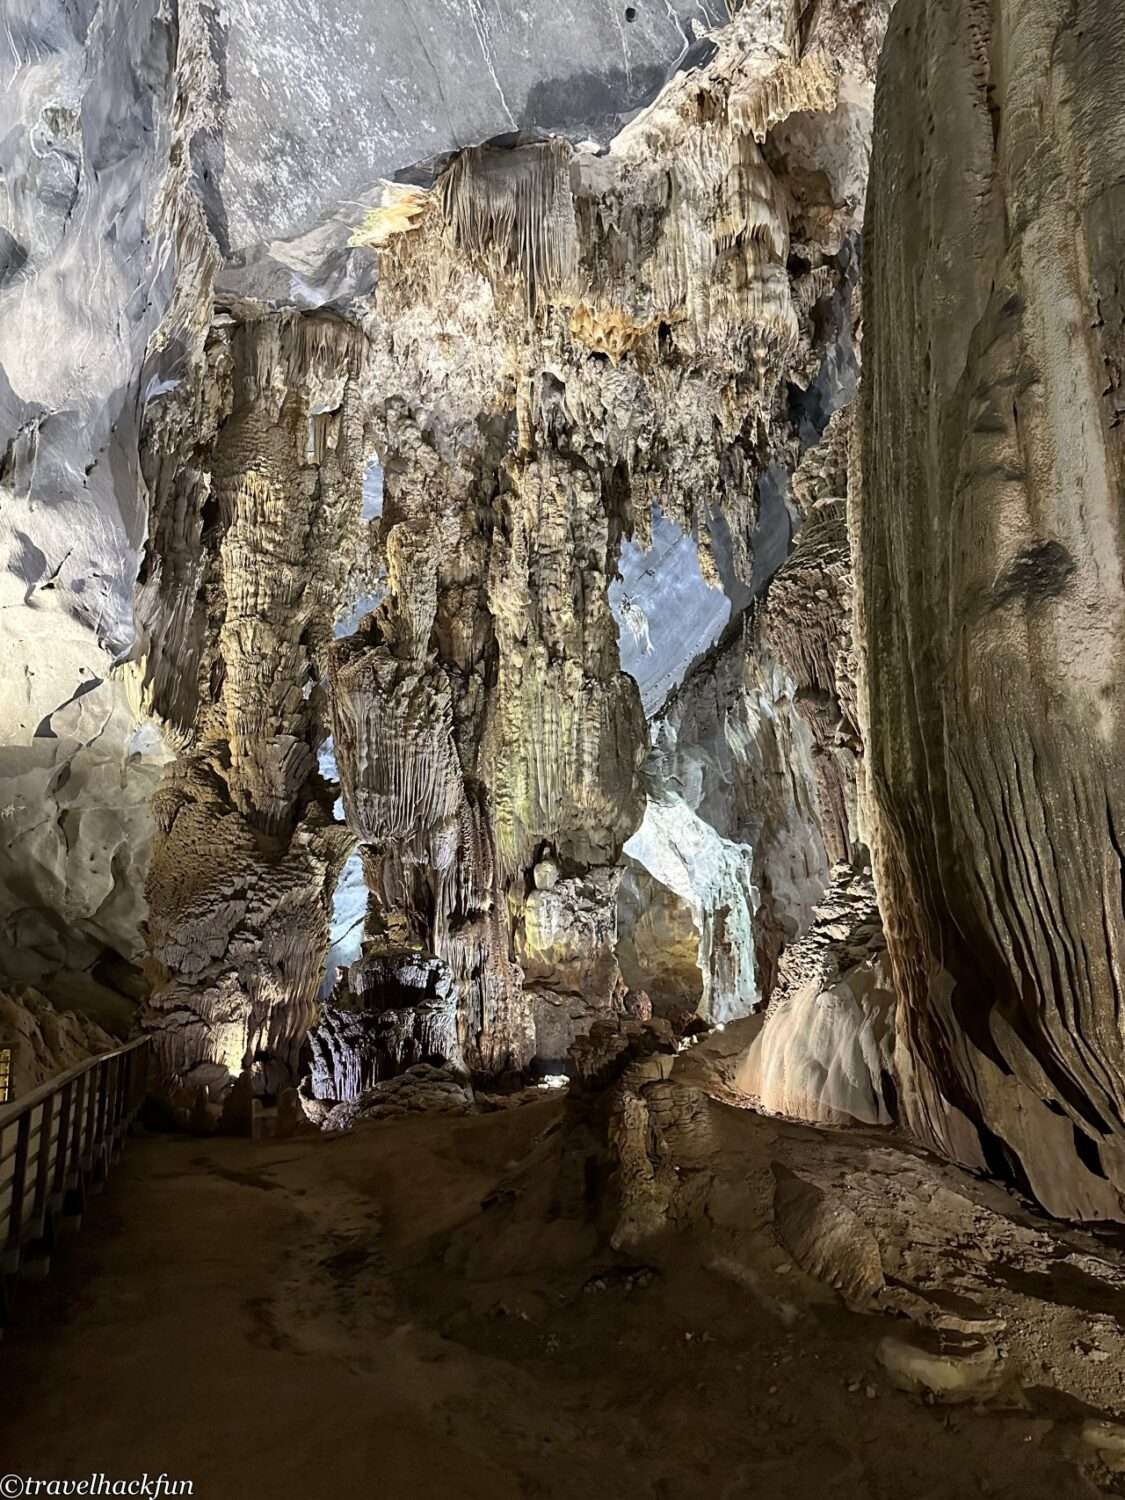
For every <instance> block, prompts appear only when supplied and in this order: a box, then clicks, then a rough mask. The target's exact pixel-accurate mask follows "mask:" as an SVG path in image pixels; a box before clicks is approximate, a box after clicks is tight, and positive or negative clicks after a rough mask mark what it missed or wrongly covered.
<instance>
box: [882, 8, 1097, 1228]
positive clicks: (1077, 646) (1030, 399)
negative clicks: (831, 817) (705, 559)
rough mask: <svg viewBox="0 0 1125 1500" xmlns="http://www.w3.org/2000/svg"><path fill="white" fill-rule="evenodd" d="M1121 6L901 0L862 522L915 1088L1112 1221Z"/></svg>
mask: <svg viewBox="0 0 1125 1500" xmlns="http://www.w3.org/2000/svg"><path fill="white" fill-rule="evenodd" d="M1123 76H1125V25H1123V23H1122V16H1121V14H1120V11H1119V9H1118V7H1117V6H1115V5H1113V4H1109V3H1097V0H1092V3H1089V4H1080V5H1079V6H1078V7H1077V8H1076V9H1072V10H1069V11H1065V12H1064V11H1060V10H1059V8H1058V7H1057V6H1054V5H1051V4H1047V3H1036V0H1032V3H1029V4H1021V5H1019V6H1018V7H1017V6H1007V5H1004V6H999V7H991V8H989V7H981V6H979V5H974V4H971V3H968V0H965V3H959V4H954V5H946V4H944V3H942V4H936V3H928V0H901V3H900V4H899V6H898V7H897V10H896V13H895V16H894V18H893V22H892V27H891V32H890V35H889V37H888V42H887V48H886V52H885V55H884V60H883V65H882V71H881V76H880V83H879V96H878V107H877V117H876V127H875V138H874V147H873V158H872V159H873V178H872V187H871V194H870V197H869V202H868V217H867V225H866V231H865V257H866V259H865V280H864V309H865V318H866V337H865V344H864V348H865V376H864V389H863V414H862V423H861V425H862V439H863V452H862V465H861V469H862V483H861V492H860V494H859V496H858V497H857V498H858V502H859V503H858V505H857V508H856V513H855V516H854V518H853V530H854V541H855V548H856V554H857V558H858V560H859V569H858V578H857V584H858V595H859V597H858V607H857V620H858V630H859V636H860V640H861V644H862V671H861V689H860V706H861V710H860V718H861V721H862V723H863V737H864V741H865V746H866V765H867V788H868V801H869V809H868V814H867V822H868V826H869V829H870V836H871V842H872V847H873V850H874V853H875V857H876V859H875V868H876V873H877V879H878V887H879V895H880V902H881V905H882V908H883V913H884V918H885V921H886V927H887V939H888V945H889V952H890V956H891V961H892V965H893V971H894V976H895V982H896V986H897V989H898V992H899V997H900V1000H899V1026H898V1030H899V1036H900V1046H899V1069H900V1073H901V1079H902V1095H901V1105H902V1109H903V1113H904V1117H905V1118H906V1120H907V1121H908V1122H909V1125H910V1128H911V1129H912V1130H913V1131H914V1132H915V1133H916V1134H917V1135H918V1137H919V1138H920V1139H922V1140H924V1141H927V1142H929V1143H932V1144H933V1145H935V1146H937V1147H938V1148H939V1149H940V1150H942V1151H943V1152H944V1153H946V1154H948V1155H950V1156H952V1157H953V1158H954V1159H956V1160H959V1161H962V1162H965V1163H966V1164H969V1165H973V1166H976V1167H979V1168H985V1167H987V1168H989V1169H991V1170H995V1171H1000V1172H1002V1173H1004V1174H1005V1175H1011V1176H1013V1177H1014V1178H1015V1179H1016V1180H1017V1181H1020V1182H1022V1183H1024V1184H1025V1185H1026V1186H1028V1187H1029V1188H1030V1190H1031V1191H1032V1192H1033V1193H1034V1194H1035V1196H1036V1197H1037V1198H1038V1199H1039V1201H1040V1202H1042V1203H1043V1204H1044V1205H1045V1206H1046V1207H1047V1208H1048V1209H1050V1210H1051V1211H1052V1212H1055V1213H1059V1214H1064V1215H1070V1216H1074V1217H1078V1218H1086V1219H1102V1218H1119V1217H1120V1216H1121V1198H1120V1190H1121V1187H1122V1186H1123V1185H1125V1175H1123V1174H1125V1165H1123V1158H1122V1140H1123V1130H1125V1123H1123V1122H1125V1115H1123V1108H1125V1096H1123V1093H1122V1082H1121V1080H1122V1078H1123V1077H1125V1067H1123V1064H1125V1057H1123V1052H1122V1035H1121V1029H1120V1024H1119V1010H1120V1000H1119V993H1120V987H1121V983H1122V979H1121V959H1120V954H1121V951H1122V945H1123V943H1125V926H1123V921H1125V916H1123V911H1125V909H1123V907H1122V889H1123V886H1122V880H1123V867H1122V855H1121V838H1120V834H1119V829H1120V827H1121V824H1122V819H1123V817H1125V812H1123V808H1122V798H1123V789H1122V785H1121V773H1120V768H1119V755H1118V751H1117V739H1118V735H1117V715H1118V712H1119V708H1118V704H1119V699H1120V691H1121V687H1120V670H1119V649H1118V645H1117V642H1118V639H1119V635H1120V631H1121V619H1122V610H1123V608H1125V596H1123V594H1122V585H1121V566H1120V561H1119V554H1120V539H1119V531H1120V493H1121V469H1122V464H1123V462H1125V453H1123V449H1122V442H1121V435H1120V406H1121V398H1120V394H1119V391H1118V385H1119V370H1120V365H1121V358H1122V345H1121V333H1120V330H1121V324H1122V316H1121V309H1120V295H1121V294H1120V260H1121V250H1120V245H1121V223H1122V219H1121V215H1122V203H1123V199H1122V188H1121V177H1122V165H1123V152H1125V135H1123V133H1122V131H1121V128H1120V122H1119V110H1118V108H1117V105H1116V102H1115V101H1116V99H1117V96H1118V93H1119V89H1120V83H1121V79H1122V77H1123Z"/></svg>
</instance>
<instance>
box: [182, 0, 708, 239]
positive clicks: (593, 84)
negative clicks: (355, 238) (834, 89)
mask: <svg viewBox="0 0 1125 1500" xmlns="http://www.w3.org/2000/svg"><path fill="white" fill-rule="evenodd" d="M725 19H726V9H725V6H724V5H723V4H722V3H721V0H659V3H655V0H641V3H640V4H638V5H630V6H626V5H625V4H624V3H622V0H524V3H522V4H520V5H515V4H512V3H508V0H435V3H434V4H430V5H424V6H423V5H418V4H416V3H410V0H386V3H383V4H378V5H372V4H369V5H362V4H354V3H351V0H322V3H321V4H319V5H317V7H316V8H315V11H310V10H309V9H307V8H306V7H304V6H302V5H300V4H297V3H294V0H279V3H272V4H266V3H264V0H223V3H222V4H221V5H220V7H219V10H218V14H217V16H216V21H215V24H216V31H217V36H218V53H219V57H220V59H221V66H222V70H223V81H224V90H225V95H226V100H227V103H226V108H225V111H224V127H223V132H222V138H221V142H220V143H216V144H215V145H214V146H212V147H210V149H208V150H204V151H201V153H200V157H199V160H200V176H202V175H203V172H205V171H206V172H208V173H209V181H208V182H207V183H206V191H205V197H206V199H207V201H208V202H209V206H210V213H211V222H212V226H213V228H214V231H215V234H216V237H217V238H218V240H219V243H220V245H221V246H222V249H223V251H224V254H226V255H228V256H229V255H230V254H232V253H234V252H241V251H245V250H247V249H248V247H250V246H253V245H256V244H257V243H258V242H260V241H271V240H289V239H292V238H294V237H296V236H298V235H302V234H305V233H307V232H308V231H310V230H312V229H315V228H316V227H317V226H318V225H320V224H321V223H322V222H323V221H324V220H325V219H326V218H329V217H330V216H331V215H332V214H333V213H334V212H336V211H337V210H338V209H339V208H340V207H341V206H345V207H346V206H347V200H349V199H358V198H359V197H360V196H361V195H362V194H363V193H365V192H367V191H368V190H369V189H370V188H371V186H372V184H373V183H374V182H377V181H378V180H379V179H380V178H394V177H395V176H396V174H398V173H400V172H402V171H403V170H404V169H406V168H410V167H413V166H415V164H421V163H425V162H426V161H427V160H429V159H432V158H437V157H441V156H442V155H443V154H444V153H447V152H451V151H454V150H456V149H457V148H458V147H461V146H467V145H473V144H475V143H477V142H480V141H486V140H488V139H490V138H491V137H492V136H497V135H503V134H506V133H511V132H513V131H517V130H524V131H534V130H539V131H543V132H551V133H558V134H563V135H567V136H569V137H570V138H572V139H574V140H582V139H584V138H590V137H593V138H595V139H597V140H599V141H600V142H601V143H602V144H608V142H609V140H610V138H611V137H612V136H613V135H614V134H616V132H617V130H618V129H619V127H620V125H621V124H622V122H623V119H624V117H625V116H626V115H628V114H629V113H630V112H631V111H633V110H636V109H638V108H639V107H640V106H641V105H643V104H647V103H648V102H649V100H650V99H652V97H653V96H654V95H655V94H656V92H657V90H658V89H659V88H660V86H661V84H662V83H663V82H664V79H665V77H666V76H667V75H668V74H669V73H670V72H671V71H672V69H673V68H674V67H675V66H676V65H677V63H678V62H679V61H680V60H681V59H682V58H683V57H684V56H685V54H686V53H687V52H688V49H689V46H690V45H691V43H692V41H693V40H694V36H695V30H694V28H696V27H701V28H709V27H711V26H714V25H716V24H718V23H719V22H720V21H723V20H725ZM357 217H358V215H357Z"/></svg>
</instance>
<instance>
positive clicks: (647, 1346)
mask: <svg viewBox="0 0 1125 1500" xmlns="http://www.w3.org/2000/svg"><path fill="white" fill-rule="evenodd" d="M560 1108H561V1105H560V1103H559V1101H557V1100H548V1101H545V1102H544V1103H542V1104H535V1105H531V1106H529V1107H527V1108H524V1109H521V1110H518V1111H512V1112H509V1113H498V1114H491V1115H484V1116H479V1117H469V1118H464V1119H454V1120H450V1119H440V1118H429V1119H418V1120H407V1121H392V1122H383V1123H379V1124H369V1125H366V1126H363V1127H361V1128H360V1129H358V1130H357V1131H356V1132H355V1133H354V1134H353V1135H350V1136H346V1137H343V1138H338V1139H332V1138H325V1137H300V1138H297V1139H294V1140H287V1141H278V1142H275V1143H262V1144H254V1143H251V1142H248V1141H240V1140H231V1139H215V1140H211V1141H201V1140H193V1139H185V1138H157V1137H142V1138H139V1139H135V1140H133V1141H131V1142H130V1144H129V1148H128V1150H127V1152H126V1155H125V1157H124V1159H123V1161H122V1162H121V1164H120V1165H119V1166H118V1167H117V1168H116V1170H115V1173H114V1175H113V1176H112V1178H111V1180H110V1183H109V1185H108V1187H107V1188H106V1189H105V1191H104V1192H103V1193H101V1194H100V1195H99V1196H98V1197H96V1198H94V1199H93V1200H92V1202H91V1205H90V1209H89V1212H88V1214H87V1217H86V1222H85V1225H84V1227H83V1229H82V1232H81V1233H80V1234H79V1235H77V1236H75V1237H73V1238H71V1239H68V1240H67V1241H65V1242H64V1243H63V1245H62V1246H61V1247H60V1250H59V1253H58V1254H57V1255H56V1259H55V1265H54V1267H53V1270H52V1274H51V1276H50V1277H49V1278H48V1279H47V1280H46V1281H44V1282H42V1283H33V1284H23V1283H21V1284H20V1285H18V1286H17V1288H16V1293H17V1300H16V1305H15V1308H14V1324H13V1326H12V1327H11V1328H10V1329H9V1330H8V1332H7V1334H6V1336H5V1342H4V1345H3V1348H2V1350H0V1360H2V1363H3V1368H4V1401H3V1415H2V1417H0V1447H2V1451H3V1460H2V1463H0V1469H3V1470H4V1471H7V1472H14V1473H17V1474H23V1475H35V1476H38V1477H41V1478H80V1477H82V1476H85V1475H88V1474H89V1473H91V1472H104V1473H105V1474H106V1475H107V1476H108V1477H110V1478H126V1479H127V1478H133V1477H137V1476H140V1475H141V1474H142V1473H144V1472H145V1471H147V1472H148V1473H149V1474H150V1475H152V1474H157V1473H159V1472H161V1471H166V1472H167V1473H168V1474H169V1475H170V1476H172V1477H174V1478H185V1479H190V1480H191V1481H192V1482H193V1485H194V1490H193V1493H194V1494H195V1495H196V1496H202V1497H205V1500H210V1497H216V1500H228V1497H229V1500H234V1497H242V1496H249V1497H257V1496H270V1497H283V1500H290V1497H292V1500H297V1497H302V1500H307V1497H311V1500H322V1497H324V1500H327V1497H329V1496H342V1495H348V1494H352V1493H355V1494H363V1495H374V1496H380V1497H386V1500H414V1497H419V1500H430V1497H434V1500H437V1497H444V1496H447V1495H451V1494H456V1495H458V1496H462V1497H466V1500H474V1497H478V1496H479V1497H485V1496H487V1497H489V1500H509V1497H511V1500H516V1497H521V1500H523V1497H556V1496H557V1497H560V1500H561V1497H568V1500H569V1497H575V1496H580V1497H590V1500H593V1497H601V1496H603V1495H604V1496H623V1497H637V1500H641V1497H645V1500H648V1497H652V1500H679V1497H694V1496H699V1497H704V1496H706V1497H709V1500H742V1497H745V1500H767V1497H768V1500H804V1497H809V1500H820V1497H828V1496H837V1495H838V1496H846V1497H849V1500H892V1497H893V1500H966V1497H975V1496H978V1495H987V1496H992V1497H1011V1500H1015V1497H1019V1500H1036V1497H1044V1500H1047V1497H1049V1500H1060V1497H1069V1496H1080V1495H1094V1494H1098V1493H1100V1491H1098V1490H1097V1489H1096V1488H1095V1487H1094V1486H1093V1485H1092V1484H1091V1482H1090V1481H1088V1480H1087V1479H1085V1478H1083V1477H1082V1476H1080V1475H1079V1473H1078V1471H1077V1470H1076V1469H1075V1468H1074V1467H1073V1465H1072V1464H1070V1463H1069V1462H1068V1461H1066V1460H1065V1458H1064V1457H1063V1456H1062V1455H1061V1453H1060V1452H1059V1451H1058V1448H1057V1444H1056V1442H1055V1438H1054V1433H1055V1424H1054V1423H1052V1422H1051V1421H1050V1420H1048V1419H1047V1418H1045V1417H1043V1416H1042V1415H1041V1414H1036V1413H1035V1412H1032V1411H1027V1410H1003V1409H996V1410H993V1409H989V1410H986V1411H983V1412H977V1411H969V1410H966V1409H964V1408H958V1409H946V1408H940V1407H927V1406H926V1405H924V1404H922V1403H921V1402H919V1401H918V1400H917V1399H915V1398H913V1397H910V1396H907V1395H904V1394H901V1393H899V1392H896V1391H894V1390H892V1389H890V1387H889V1386H888V1384H887V1382H886V1379H885V1377H883V1376H882V1374H881V1372H880V1371H879V1369H878V1365H877V1362H876V1360H875V1357H874V1347H875V1344H876V1342H877V1340H878V1338H879V1336H880V1334H881V1333H882V1332H884V1331H885V1327H884V1322H883V1320H881V1319H878V1318H871V1317H863V1316H860V1315H856V1314H851V1313H849V1312H847V1311H846V1310H845V1309H844V1308H843V1307H842V1306H841V1305H840V1304H839V1303H838V1302H836V1301H835V1300H826V1301H825V1303H824V1305H823V1306H821V1307H819V1308H817V1309H816V1310H815V1312H814V1313H813V1314H812V1315H810V1316H806V1317H803V1318H802V1320H801V1322H800V1324H799V1325H798V1326H797V1327H795V1328H787V1327H786V1326H785V1325H784V1323H783V1322H782V1321H780V1320H778V1319H776V1318H773V1317H771V1316H770V1315H769V1314H768V1312H766V1311H765V1310H763V1307H762V1306H761V1304H760V1303H759V1302H757V1301H756V1300H755V1299H754V1298H753V1297H751V1296H749V1295H748V1294H747V1293H746V1292H745V1291H743V1290H741V1289H740V1288H739V1287H737V1286H735V1285H732V1284H731V1283H729V1282H728V1281H725V1280H722V1279H720V1278H719V1277H718V1276H715V1275H713V1274H711V1273H709V1272H706V1271H703V1270H701V1269H700V1267H699V1264H698V1259H692V1258H690V1257H687V1256H685V1257H684V1258H683V1259H682V1261H678V1260H677V1256H676V1253H675V1251H674V1249H673V1250H672V1251H670V1252H666V1253H664V1254H662V1255H661V1257H660V1259H659V1265H656V1264H654V1265H653V1266H652V1267H651V1268H649V1269H645V1268H644V1267H643V1266H642V1265H641V1263H639V1262H637V1261H636V1260H629V1259H628V1258H623V1257H619V1256H615V1255H613V1254H612V1253H610V1252H608V1251H605V1250H604V1249H599V1247H598V1245H597V1244H596V1242H595V1240H594V1237H593V1235H592V1232H591V1233H589V1234H587V1233H586V1232H584V1231H582V1230H581V1229H577V1230H575V1229H573V1228H572V1229H568V1230H567V1231H566V1232H560V1233H555V1234H548V1235H546V1236H544V1238H543V1239H542V1242H541V1243H540V1242H537V1241H536V1237H535V1234H534V1232H533V1231H530V1232H528V1233H526V1234H524V1233H521V1235H520V1236H519V1237H518V1239H519V1243H515V1238H516V1237H515V1236H513V1243H511V1244H510V1245H509V1244H505V1243H499V1244H497V1245H494V1246H492V1247H491V1251H490V1254H489V1255H488V1256H487V1257H485V1260H484V1262H481V1261H480V1257H479V1256H477V1255H476V1254H475V1251H474V1249H473V1247H475V1246H477V1245H479V1243H480V1240H481V1232H482V1224H485V1223H486V1219H485V1218H484V1217H482V1214H481V1210H480V1204H481V1202H482V1200H485V1199H487V1198H488V1197H489V1195H490V1194H492V1193H493V1190H494V1188H495V1187H496V1185H497V1183H498V1182H499V1181H500V1180H501V1179H502V1178H503V1177H504V1176H505V1174H506V1173H508V1172H509V1171H510V1169H511V1167H512V1165H513V1163H515V1162H516V1161H517V1160H518V1159H519V1158H520V1156H521V1155H522V1154H523V1153H524V1152H525V1151H526V1149H527V1147H528V1145H529V1143H530V1142H531V1141H532V1140H533V1139H534V1138H535V1137H536V1135H537V1134H538V1133H539V1132H540V1131H541V1130H543V1129H544V1128H545V1127H547V1126H548V1125H550V1124H551V1122H552V1121H553V1120H554V1119H556V1118H557V1115H558V1111H559V1110H560ZM506 1222H507V1223H508V1224H509V1229H508V1231H507V1232H508V1233H510V1234H511V1233H512V1231H511V1228H510V1225H511V1221H510V1220H509V1221H506ZM466 1247H468V1248H466ZM481 1265H484V1266H485V1268H484V1269H480V1268H479V1267H480V1266H481ZM506 1265H507V1266H508V1267H509V1269H507V1270H506V1269H505V1267H506Z"/></svg>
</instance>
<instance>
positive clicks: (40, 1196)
mask: <svg viewBox="0 0 1125 1500" xmlns="http://www.w3.org/2000/svg"><path fill="white" fill-rule="evenodd" d="M41 1116H42V1117H41V1120H40V1124H39V1149H38V1151H37V1152H36V1153H35V1200H34V1202H33V1204H32V1212H33V1214H34V1215H35V1221H36V1223H37V1224H38V1225H39V1232H40V1233H42V1230H43V1226H44V1225H45V1224H46V1220H47V1185H48V1182H49V1181H50V1175H51V1126H52V1124H53V1123H54V1118H55V1096H54V1094H48V1095H47V1097H46V1099H44V1100H43V1106H42V1112H41Z"/></svg>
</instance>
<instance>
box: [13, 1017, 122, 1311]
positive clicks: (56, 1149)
mask: <svg viewBox="0 0 1125 1500" xmlns="http://www.w3.org/2000/svg"><path fill="white" fill-rule="evenodd" d="M148 1053H149V1039H148V1037H141V1038H139V1039H138V1040H137V1041H135V1042H130V1043H129V1044H128V1045H127V1046H125V1047H119V1048H118V1049H117V1050H116V1051H115V1052H103V1053H102V1054H101V1056H100V1057H91V1058H89V1059H88V1060H87V1061H86V1062H83V1063H79V1064H78V1066H77V1067H76V1068H71V1069H70V1071H69V1072H67V1073H61V1074H60V1075H59V1076H58V1077H57V1078H52V1079H50V1081H49V1082H47V1083H44V1084H42V1085H41V1086H40V1087H39V1088H37V1089H35V1090H33V1091H32V1092H31V1093H30V1094H27V1095H25V1096H24V1097H23V1098H22V1099H16V1100H14V1101H13V1102H12V1103H11V1104H5V1105H3V1106H2V1107H0V1273H3V1274H5V1275H11V1274H12V1273H13V1272H15V1271H18V1270H19V1269H20V1263H21V1261H22V1260H24V1259H25V1257H26V1256H27V1254H28V1252H29V1250H30V1251H31V1252H32V1254H33V1255H34V1254H38V1256H39V1257H43V1256H47V1255H49V1253H50V1248H51V1239H52V1236H53V1234H54V1231H55V1228H56V1226H57V1223H58V1221H59V1220H60V1219H68V1218H69V1219H77V1218H79V1217H80V1216H81V1214H82V1210H83V1207H84V1205H85V1195H86V1189H87V1187H88V1186H89V1185H90V1183H91V1182H99V1181H101V1180H102V1179H103V1178H104V1177H105V1175H106V1173H107V1172H108V1171H109V1165H110V1162H111V1161H112V1159H113V1158H114V1156H115V1155H116V1154H117V1151H118V1149H119V1147H120V1143H121V1141H122V1139H123V1137H124V1135H125V1132H126V1131H127V1130H128V1128H129V1123H130V1121H131V1120H132V1119H133V1117H134V1115H135V1114H136V1113H137V1111H138V1109H140V1107H141V1104H142V1102H143V1101H144V1096H145V1080H146V1074H147V1071H148ZM2 1316H3V1307H2V1306H0V1318H2Z"/></svg>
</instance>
